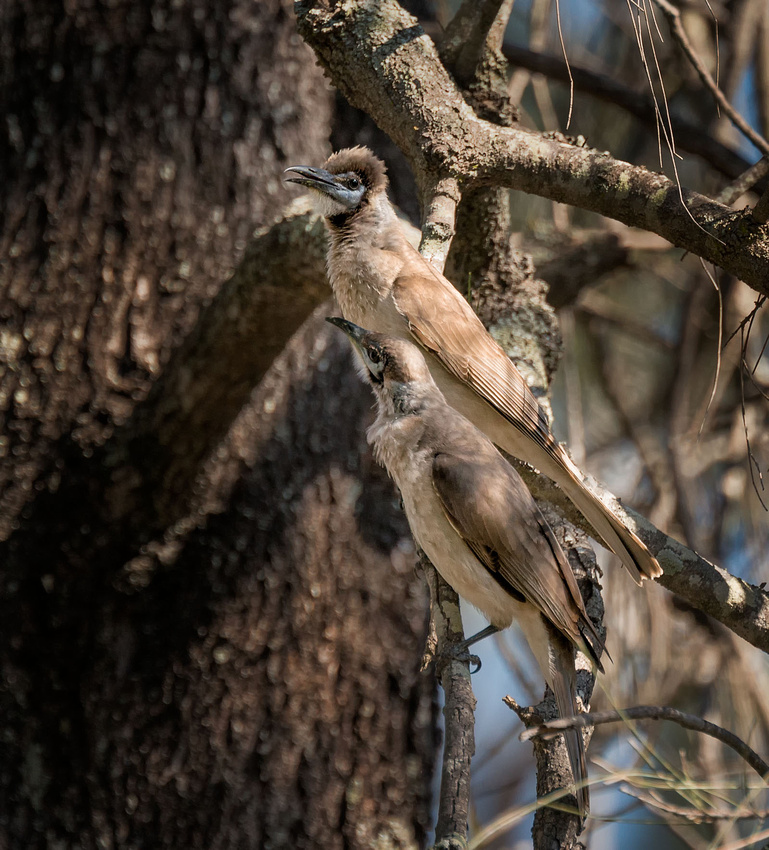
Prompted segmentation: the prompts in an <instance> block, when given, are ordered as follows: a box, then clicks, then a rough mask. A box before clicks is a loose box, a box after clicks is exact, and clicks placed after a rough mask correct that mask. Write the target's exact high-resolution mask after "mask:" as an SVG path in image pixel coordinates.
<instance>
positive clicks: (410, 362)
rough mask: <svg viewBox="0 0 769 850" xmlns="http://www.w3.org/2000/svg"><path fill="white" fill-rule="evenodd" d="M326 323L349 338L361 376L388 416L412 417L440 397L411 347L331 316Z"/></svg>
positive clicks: (422, 356) (427, 372)
mask: <svg viewBox="0 0 769 850" xmlns="http://www.w3.org/2000/svg"><path fill="white" fill-rule="evenodd" d="M326 321H327V322H330V323H331V324H332V325H335V326H336V327H338V328H340V329H341V330H343V331H344V332H345V333H346V334H347V336H348V337H349V338H350V341H351V342H352V344H353V346H354V347H355V348H356V350H357V351H358V353H359V354H360V359H361V361H362V364H363V367H364V368H363V369H362V370H361V371H362V373H363V376H364V377H365V378H367V379H368V381H369V382H370V384H371V386H372V387H373V389H374V393H375V395H376V397H377V401H378V402H380V404H381V405H382V406H383V407H384V409H385V410H386V411H387V412H390V413H395V414H404V413H414V412H416V411H417V410H418V409H420V408H421V406H422V404H423V403H424V400H425V399H426V398H428V397H431V396H434V395H436V394H437V395H440V391H439V390H438V387H437V386H436V385H435V383H434V381H433V379H432V377H431V375H430V370H429V369H428V367H427V363H426V362H425V358H424V355H423V354H422V352H421V351H420V350H419V349H418V348H417V347H416V345H414V344H413V343H411V342H407V341H406V340H404V339H398V338H397V337H393V336H387V335H386V334H378V333H373V332H372V331H367V330H365V329H364V328H361V327H359V326H358V325H355V324H353V323H352V322H348V321H347V319H341V318H338V317H337V316H330V317H329V318H327V319H326Z"/></svg>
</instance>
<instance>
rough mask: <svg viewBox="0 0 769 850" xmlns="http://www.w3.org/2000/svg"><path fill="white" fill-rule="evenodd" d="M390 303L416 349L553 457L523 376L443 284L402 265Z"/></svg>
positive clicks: (552, 445) (550, 440) (541, 418)
mask: <svg viewBox="0 0 769 850" xmlns="http://www.w3.org/2000/svg"><path fill="white" fill-rule="evenodd" d="M424 265H425V266H426V265H427V264H424ZM392 298H393V302H394V304H395V307H396V309H397V310H398V311H399V312H400V313H401V315H402V316H403V317H404V319H406V321H407V322H408V325H409V330H410V331H411V333H412V334H413V336H414V337H415V339H416V340H417V341H418V342H419V343H420V345H422V346H424V347H425V348H426V349H428V350H429V351H430V352H432V353H433V354H434V355H435V356H436V357H438V359H439V360H440V361H441V362H442V363H443V365H444V366H445V367H446V368H447V369H448V370H449V371H450V372H452V373H453V374H454V375H456V376H457V377H458V378H459V379H460V380H461V381H464V382H465V383H466V384H468V385H469V386H470V387H471V388H472V389H474V390H475V391H476V392H477V393H478V394H479V395H480V396H481V397H482V398H484V399H485V400H486V401H487V402H489V404H491V405H492V406H493V407H494V408H496V410H497V411H498V412H499V413H500V414H502V416H504V417H505V418H506V419H507V420H508V421H509V422H510V423H511V424H513V425H514V426H515V427H516V428H519V429H520V430H521V431H523V432H524V433H526V434H528V435H529V436H530V437H532V438H533V439H534V440H535V441H536V442H537V443H539V444H540V445H541V446H542V447H543V448H544V449H545V450H547V451H548V452H550V453H556V452H557V443H556V442H555V440H554V439H553V436H552V434H551V433H550V426H549V424H548V421H547V418H546V416H545V413H544V411H543V410H542V408H541V407H540V406H539V404H538V403H537V399H536V398H535V397H534V394H533V393H532V392H531V390H530V389H529V387H528V385H527V383H526V381H525V380H524V379H523V376H522V375H521V373H520V372H519V371H518V370H517V369H516V368H515V366H514V365H513V364H512V362H511V361H510V359H509V358H508V356H507V355H506V354H505V352H504V351H503V350H502V349H501V348H500V346H499V345H497V343H496V342H495V341H494V339H493V338H492V337H491V336H490V335H489V333H488V332H487V331H486V329H485V328H484V326H483V323H482V322H481V320H480V319H479V318H478V317H477V316H476V315H475V313H474V312H473V309H472V307H470V305H469V304H468V303H467V301H465V299H464V298H462V296H461V295H460V294H459V292H457V290H456V289H455V288H454V287H453V286H452V285H451V283H450V282H449V281H448V280H446V279H445V278H443V277H440V276H439V275H438V274H437V272H435V271H434V270H433V269H431V268H429V267H428V268H424V269H422V268H421V267H420V268H419V269H418V270H415V269H413V268H412V267H411V265H407V266H405V267H404V269H403V271H402V273H401V276H399V277H398V278H397V279H396V280H395V283H394V286H393V290H392Z"/></svg>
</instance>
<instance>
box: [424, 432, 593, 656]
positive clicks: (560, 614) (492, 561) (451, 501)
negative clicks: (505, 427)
mask: <svg viewBox="0 0 769 850" xmlns="http://www.w3.org/2000/svg"><path fill="white" fill-rule="evenodd" d="M432 481H433V486H434V488H435V492H436V493H437V495H438V498H439V499H440V502H441V505H442V507H443V510H444V511H445V513H446V516H447V518H448V520H449V522H451V524H452V526H453V527H454V528H455V530H456V531H457V533H458V534H459V535H460V537H461V538H462V539H463V540H464V541H465V543H466V544H467V545H468V546H469V547H470V549H471V550H472V551H473V553H474V554H475V556H476V557H477V558H478V560H479V561H480V562H481V563H482V564H483V565H484V566H485V567H486V568H487V569H488V570H489V572H490V573H491V574H492V575H493V576H494V577H495V578H496V579H497V580H498V581H499V583H500V584H501V585H502V586H503V587H504V588H505V589H506V590H508V592H510V593H512V594H513V595H514V596H516V597H518V598H520V597H523V598H524V599H525V600H526V601H527V602H530V603H532V604H533V605H535V606H536V607H537V608H538V609H539V610H540V611H541V612H542V613H543V614H544V615H545V617H546V618H547V619H548V620H549V621H550V622H551V623H552V624H553V625H554V626H556V628H557V629H558V630H559V631H560V632H562V633H563V634H564V635H565V636H567V637H568V638H569V639H570V640H572V641H573V642H574V643H576V644H577V645H579V646H580V647H583V646H584V644H585V641H584V640H582V639H581V632H580V627H582V628H583V629H584V630H586V631H587V632H589V633H590V635H591V640H590V641H589V643H590V644H594V643H595V641H596V640H597V642H598V646H599V647H601V648H602V642H601V640H600V638H599V637H598V636H597V634H595V631H594V628H593V625H592V623H591V622H590V619H589V618H588V616H587V613H586V611H585V607H584V603H583V601H582V597H581V595H580V592H579V588H578V586H577V582H576V579H575V578H574V574H573V573H572V571H571V567H570V565H569V563H568V562H567V561H566V557H565V555H564V554H563V551H562V550H561V548H560V546H559V545H558V543H557V541H556V540H555V537H554V536H553V533H552V531H551V530H550V527H549V526H548V524H547V522H546V520H545V518H544V517H543V516H542V513H541V511H540V510H539V508H538V507H537V504H536V502H535V501H534V499H533V498H532V496H531V493H529V491H528V490H527V489H526V485H525V484H524V483H523V481H522V480H521V477H520V476H519V475H518V473H517V472H515V470H514V469H513V468H512V467H511V466H510V465H509V464H508V463H507V462H506V461H505V460H504V458H503V457H502V456H501V455H500V454H499V453H498V452H497V451H496V449H493V447H492V446H491V445H489V446H488V449H486V447H485V446H483V445H482V444H481V445H480V446H479V445H478V444H477V443H475V442H474V444H473V446H472V448H470V447H468V451H467V452H464V451H462V452H459V451H448V450H447V451H445V452H444V451H439V452H438V453H436V455H435V456H434V458H433V464H432ZM592 648H593V647H592V646H591V647H588V649H592ZM590 654H591V655H593V656H594V657H595V656H596V655H597V656H599V657H600V652H592V651H591V653H590Z"/></svg>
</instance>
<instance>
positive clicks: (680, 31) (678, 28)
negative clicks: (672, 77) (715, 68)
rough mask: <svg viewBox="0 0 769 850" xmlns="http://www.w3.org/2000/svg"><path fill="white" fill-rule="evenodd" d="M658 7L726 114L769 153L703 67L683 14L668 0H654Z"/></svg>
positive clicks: (767, 143)
mask: <svg viewBox="0 0 769 850" xmlns="http://www.w3.org/2000/svg"><path fill="white" fill-rule="evenodd" d="M654 2H655V3H656V4H657V6H658V7H659V8H660V9H661V10H662V13H663V14H664V15H665V17H666V18H667V20H668V24H669V26H670V31H671V32H672V34H673V38H675V40H676V41H677V42H678V44H679V46H680V47H681V49H682V50H683V52H684V53H685V54H686V57H687V59H688V60H689V61H690V62H691V64H692V67H693V68H694V70H695V71H696V72H697V74H698V76H699V78H700V79H701V80H702V83H703V85H704V86H705V87H706V88H707V89H708V90H709V91H710V92H711V93H712V95H713V97H714V98H715V100H716V103H718V105H719V106H720V107H721V109H723V110H724V113H725V114H726V116H727V117H728V118H729V120H730V121H731V122H732V124H734V126H735V127H736V128H737V129H738V130H739V131H740V132H741V133H742V134H743V135H744V136H745V137H746V138H747V139H750V141H751V142H753V144H754V145H755V146H756V147H757V148H758V149H759V150H760V151H761V152H762V153H769V142H767V140H766V139H765V138H764V137H763V136H762V135H761V134H760V133H757V132H756V131H755V130H754V129H753V128H752V127H751V126H750V124H748V122H747V121H746V120H745V119H744V118H743V117H742V115H740V113H739V112H738V111H737V110H736V109H735V108H734V107H733V106H732V104H731V103H730V102H729V100H728V98H727V97H726V95H725V94H724V93H723V92H722V91H721V89H720V88H719V87H718V85H717V84H716V81H715V80H714V79H713V77H712V76H711V75H710V72H709V71H708V69H707V68H706V67H705V66H704V65H703V63H702V61H701V59H700V57H699V56H697V52H696V51H695V50H694V47H693V46H692V43H691V42H690V41H689V37H688V36H687V34H686V30H685V29H684V27H683V23H682V21H681V12H680V10H679V9H677V8H676V7H675V6H674V5H673V4H672V3H669V2H668V0H654Z"/></svg>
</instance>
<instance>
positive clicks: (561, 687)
mask: <svg viewBox="0 0 769 850" xmlns="http://www.w3.org/2000/svg"><path fill="white" fill-rule="evenodd" d="M548 632H549V637H550V646H549V655H550V670H549V674H550V675H549V677H548V684H549V685H550V687H551V688H552V689H553V693H554V694H555V701H556V703H557V705H558V713H559V714H560V715H561V717H571V716H572V715H575V714H578V713H579V709H578V708H577V699H576V693H577V672H576V670H575V667H574V647H573V646H572V645H571V644H570V643H569V641H568V640H566V638H565V637H564V636H563V635H561V634H560V633H559V632H557V631H556V630H555V628H553V627H552V626H550V627H549V628H548ZM563 736H564V739H565V742H566V752H567V754H568V756H569V764H570V765H571V773H572V776H573V777H574V782H575V784H576V786H577V788H576V795H577V808H578V809H579V813H580V815H581V817H583V818H584V817H585V816H586V815H587V813H588V812H589V811H590V792H589V790H588V787H587V759H586V756H585V743H584V741H583V739H582V730H581V729H566V730H565V731H564V733H563Z"/></svg>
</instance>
